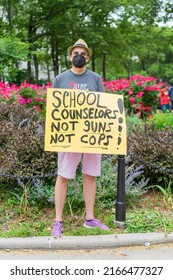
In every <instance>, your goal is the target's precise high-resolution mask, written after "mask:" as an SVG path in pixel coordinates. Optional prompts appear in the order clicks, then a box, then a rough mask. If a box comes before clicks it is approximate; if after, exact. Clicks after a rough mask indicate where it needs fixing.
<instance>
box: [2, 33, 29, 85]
mask: <svg viewBox="0 0 173 280" xmlns="http://www.w3.org/2000/svg"><path fill="white" fill-rule="evenodd" d="M28 48H29V44H28V43H24V42H22V41H21V40H20V39H19V38H17V37H15V36H12V35H11V36H4V37H0V65H1V66H0V76H3V77H4V78H6V79H7V81H9V82H10V81H12V80H14V79H15V77H17V75H18V74H19V70H18V69H16V66H15V64H17V63H19V62H21V61H27V60H28V53H29V50H28Z"/></svg>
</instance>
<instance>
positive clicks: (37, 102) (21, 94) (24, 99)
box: [0, 82, 51, 114]
mask: <svg viewBox="0 0 173 280" xmlns="http://www.w3.org/2000/svg"><path fill="white" fill-rule="evenodd" d="M48 87H51V83H49V84H47V85H45V86H38V85H37V84H34V85H32V84H29V83H27V82H23V83H22V84H21V85H20V86H17V85H15V84H12V85H10V84H8V83H3V82H0V102H5V103H9V104H12V103H15V104H21V105H24V106H25V107H26V108H34V109H35V110H37V111H40V112H41V113H43V114H44V113H45V103H46V90H47V88H48Z"/></svg>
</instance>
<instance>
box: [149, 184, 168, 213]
mask: <svg viewBox="0 0 173 280" xmlns="http://www.w3.org/2000/svg"><path fill="white" fill-rule="evenodd" d="M165 185H166V186H165V188H164V187H162V186H160V185H154V186H153V188H158V189H159V190H160V191H161V193H162V194H163V202H164V204H165V205H166V206H167V207H168V208H171V209H173V197H172V195H173V183H172V181H169V183H165Z"/></svg>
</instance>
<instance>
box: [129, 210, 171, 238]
mask: <svg viewBox="0 0 173 280" xmlns="http://www.w3.org/2000/svg"><path fill="white" fill-rule="evenodd" d="M157 228H162V231H163V232H164V233H165V235H166V234H167V233H169V232H172V230H173V222H172V220H171V219H168V218H166V216H165V215H164V214H161V213H159V212H157V211H151V210H141V211H139V212H138V213H131V214H129V215H128V217H127V222H126V230H125V232H134V233H135V232H141V233H142V232H143V233H144V232H153V231H155V230H157Z"/></svg>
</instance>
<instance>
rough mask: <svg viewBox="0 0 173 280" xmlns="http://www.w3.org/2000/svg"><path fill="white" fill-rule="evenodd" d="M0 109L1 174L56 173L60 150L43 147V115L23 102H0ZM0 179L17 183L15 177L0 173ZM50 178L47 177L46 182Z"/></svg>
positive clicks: (13, 183)
mask: <svg viewBox="0 0 173 280" xmlns="http://www.w3.org/2000/svg"><path fill="white" fill-rule="evenodd" d="M0 111H1V116H0V162H1V165H0V174H11V175H16V174H17V175H21V176H22V175H31V176H32V175H37V174H39V175H44V174H45V173H46V174H47V173H54V172H55V169H56V166H57V154H56V153H48V152H45V151H44V120H43V119H40V115H39V113H37V111H34V110H30V109H26V108H25V110H24V107H23V106H22V105H18V104H12V105H9V104H5V103H1V104H0ZM0 180H1V182H3V181H4V182H5V181H6V182H8V183H9V185H11V184H12V185H15V184H16V180H15V179H14V178H9V179H8V177H0ZM28 180H29V179H25V180H24V183H25V184H26V182H27V181H28ZM43 180H44V178H43ZM49 180H50V178H47V179H46V182H49ZM51 181H52V178H51Z"/></svg>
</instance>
